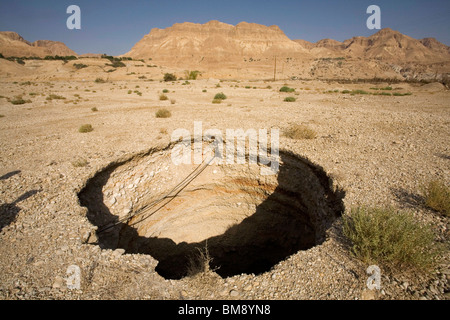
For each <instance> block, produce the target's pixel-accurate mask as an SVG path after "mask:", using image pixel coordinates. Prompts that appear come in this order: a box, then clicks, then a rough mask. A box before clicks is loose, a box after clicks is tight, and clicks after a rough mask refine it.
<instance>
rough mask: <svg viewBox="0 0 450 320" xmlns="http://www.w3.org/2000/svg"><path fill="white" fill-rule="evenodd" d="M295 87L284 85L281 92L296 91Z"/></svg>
mask: <svg viewBox="0 0 450 320" xmlns="http://www.w3.org/2000/svg"><path fill="white" fill-rule="evenodd" d="M294 91H295V89H294V88H289V87H287V86H284V87H282V88H281V89H280V92H294Z"/></svg>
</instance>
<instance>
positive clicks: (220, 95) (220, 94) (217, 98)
mask: <svg viewBox="0 0 450 320" xmlns="http://www.w3.org/2000/svg"><path fill="white" fill-rule="evenodd" d="M226 99H227V96H226V95H225V94H224V93H223V92H220V93H217V94H216V95H215V96H214V100H226Z"/></svg>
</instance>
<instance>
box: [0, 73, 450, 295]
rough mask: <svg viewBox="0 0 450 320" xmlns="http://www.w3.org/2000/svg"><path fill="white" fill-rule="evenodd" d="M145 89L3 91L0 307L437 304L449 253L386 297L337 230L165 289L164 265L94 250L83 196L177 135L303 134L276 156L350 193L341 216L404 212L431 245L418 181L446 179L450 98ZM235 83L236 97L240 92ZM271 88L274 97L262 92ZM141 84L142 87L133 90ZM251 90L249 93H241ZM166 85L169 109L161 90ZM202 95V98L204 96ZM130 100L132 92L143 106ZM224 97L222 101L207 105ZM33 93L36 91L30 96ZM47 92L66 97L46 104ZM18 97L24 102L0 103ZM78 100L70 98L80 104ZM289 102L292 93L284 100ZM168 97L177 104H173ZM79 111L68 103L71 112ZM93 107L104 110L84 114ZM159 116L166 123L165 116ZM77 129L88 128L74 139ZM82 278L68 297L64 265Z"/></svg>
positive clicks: (203, 83) (301, 89)
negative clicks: (289, 250) (259, 266)
mask: <svg viewBox="0 0 450 320" xmlns="http://www.w3.org/2000/svg"><path fill="white" fill-rule="evenodd" d="M217 83H218V81H215V80H198V81H191V84H190V85H182V84H181V82H180V83H175V84H172V83H160V82H157V81H155V82H147V81H129V82H127V81H117V82H114V83H111V82H108V83H104V84H98V83H94V82H83V81H79V82H66V81H53V82H35V83H31V84H21V83H12V82H3V83H2V84H1V89H0V95H1V96H2V98H0V114H1V115H3V117H1V118H0V137H1V139H0V147H1V149H0V150H1V152H0V298H2V299H80V298H81V299H445V298H446V297H448V293H446V292H448V290H449V284H448V278H449V275H450V268H449V263H448V262H449V259H448V258H449V256H448V251H445V252H444V257H443V259H442V261H441V264H440V266H439V268H438V270H436V271H435V272H433V273H432V274H429V275H426V274H420V275H417V274H411V272H409V271H408V270H399V271H398V272H397V273H396V274H391V273H383V270H382V278H381V285H382V288H381V290H379V291H378V290H375V291H370V290H368V289H367V287H366V281H367V278H368V275H367V274H366V269H367V267H368V266H367V265H364V264H362V263H361V262H359V261H358V260H356V259H355V258H353V257H352V256H351V255H350V253H349V251H348V249H347V247H346V246H345V241H343V240H342V231H341V221H340V220H337V221H336V222H335V223H334V225H333V227H332V228H331V229H330V230H328V238H327V240H326V241H325V242H324V243H323V244H321V245H319V246H316V247H313V248H312V249H310V250H307V251H300V252H298V253H296V254H294V255H292V256H290V257H288V258H287V259H286V260H285V261H282V262H280V263H279V264H277V265H276V266H274V267H273V268H272V269H271V270H270V271H268V272H266V273H263V274H261V275H258V276H255V275H247V274H243V275H237V276H234V277H230V278H225V279H223V278H221V277H219V276H218V275H217V274H215V273H214V272H206V273H201V274H198V275H196V276H194V277H188V278H184V279H181V280H165V279H164V278H162V277H161V276H159V275H158V274H157V273H156V272H155V270H154V269H155V266H156V265H157V264H158V261H156V260H155V259H153V258H152V257H151V256H148V255H142V254H125V253H124V250H123V249H117V250H102V249H100V247H99V246H97V245H94V244H91V243H89V242H90V241H91V240H92V237H90V235H91V234H93V233H95V227H94V226H93V225H92V224H91V223H90V222H89V221H88V219H87V217H86V212H87V209H86V208H83V207H81V206H80V204H79V199H78V195H77V194H78V192H79V191H80V190H81V189H82V188H83V187H84V186H85V184H86V182H87V180H88V179H89V178H91V177H93V176H94V175H95V173H96V172H98V171H100V170H102V168H105V167H106V166H107V165H108V164H110V163H112V162H114V161H118V159H125V158H128V157H131V156H132V155H133V154H137V153H139V152H143V151H146V150H150V149H151V148H154V147H161V148H162V147H164V146H167V145H168V144H169V143H170V135H171V133H172V132H173V130H175V129H177V128H186V129H187V130H189V131H190V132H193V125H194V121H202V123H203V129H204V130H206V129H209V128H217V129H219V130H222V131H223V132H225V130H226V129H227V128H233V129H237V128H243V129H244V130H246V129H249V128H253V129H256V130H258V129H270V128H280V129H281V130H283V129H285V128H287V127H288V126H289V125H290V124H294V123H296V124H306V125H308V126H309V127H310V128H312V129H313V130H315V131H316V132H317V137H316V139H313V140H291V139H288V138H286V137H284V136H280V148H281V149H284V150H289V151H292V152H294V153H296V154H298V155H301V156H304V157H307V158H308V159H310V160H311V161H312V162H314V163H317V164H318V165H320V166H322V167H323V168H324V170H325V171H326V172H327V173H328V174H329V175H330V176H331V177H332V178H333V180H334V184H335V186H339V187H342V188H343V189H344V190H345V191H346V196H345V198H344V204H345V207H346V211H348V210H350V209H351V208H353V207H357V206H360V205H370V206H379V205H392V206H395V207H397V208H405V209H410V210H412V211H413V212H414V213H415V214H416V217H417V219H418V220H420V221H423V222H424V223H431V224H432V226H433V228H434V230H435V232H436V235H437V239H436V241H439V242H442V243H446V244H447V245H448V240H449V231H448V228H449V220H448V218H446V217H444V216H442V215H440V214H438V213H436V212H434V211H431V210H428V209H426V208H424V206H423V205H422V204H421V197H420V187H421V184H422V183H424V182H426V181H428V180H430V179H439V180H443V181H445V182H446V183H447V184H449V183H450V147H449V139H448V137H449V136H450V125H449V124H450V112H449V111H450V109H449V101H450V100H449V98H450V93H449V92H448V91H445V90H444V89H443V88H441V87H439V86H428V87H426V88H421V87H413V86H411V85H408V84H399V85H398V86H399V87H402V90H401V92H412V93H413V94H412V95H411V96H402V97H395V96H369V95H354V96H352V95H344V94H341V93H324V91H325V90H337V89H338V90H343V89H349V90H353V89H365V90H367V91H370V90H369V88H370V87H373V86H374V85H365V86H363V85H350V84H347V85H342V84H336V83H334V84H333V83H332V84H326V83H322V82H300V81H297V82H296V81H290V82H289V83H288V85H289V86H291V87H294V88H296V92H297V93H299V94H298V95H296V96H295V97H296V98H297V101H296V102H292V103H288V102H283V99H284V97H286V96H287V95H289V94H284V93H280V92H278V90H279V88H280V87H281V86H283V85H284V82H278V83H273V82H271V83H264V82H262V81H261V82H248V83H245V82H242V83H237V82H222V83H221V88H216V84H217ZM236 85H238V86H239V87H236ZM268 85H270V86H271V87H272V88H267V86H268ZM136 86H139V88H136ZM245 86H251V87H252V88H253V87H256V89H246V88H245ZM163 89H168V90H169V92H168V93H167V96H168V97H169V100H168V101H160V100H159V93H161V92H162V90H163ZM204 89H206V90H207V92H202V91H203V90H204ZM129 90H133V91H134V90H139V91H140V92H141V93H142V96H139V95H137V94H136V93H134V92H132V93H131V94H128V91H129ZM218 92H224V93H225V94H226V95H227V96H228V99H227V100H225V101H223V102H222V103H221V104H212V103H211V102H212V100H213V97H214V95H215V94H216V93H218ZM30 93H33V94H32V95H30ZM49 94H57V95H61V96H64V97H65V98H66V99H53V100H47V97H48V96H49ZM17 95H23V97H24V99H25V100H26V99H30V100H31V102H30V103H25V104H22V105H13V104H11V103H10V102H8V101H7V99H6V98H13V97H14V96H17ZM76 95H78V96H76ZM291 95H293V94H291ZM171 99H173V100H174V101H172V102H171V101H170V100H171ZM75 102H76V103H75ZM94 107H96V108H97V109H98V111H95V112H94V111H92V110H91V108H94ZM161 107H165V108H167V109H169V110H170V111H171V113H172V117H170V118H166V119H159V118H156V117H155V112H156V111H157V110H158V109H159V108H161ZM83 124H91V125H92V127H93V128H94V131H92V132H90V133H79V132H78V128H79V127H80V126H81V125H83ZM71 265H76V266H78V267H79V268H80V271H81V282H80V285H81V287H80V289H73V290H71V289H69V288H68V287H67V279H68V278H69V276H70V274H69V273H67V270H68V268H69V266H71Z"/></svg>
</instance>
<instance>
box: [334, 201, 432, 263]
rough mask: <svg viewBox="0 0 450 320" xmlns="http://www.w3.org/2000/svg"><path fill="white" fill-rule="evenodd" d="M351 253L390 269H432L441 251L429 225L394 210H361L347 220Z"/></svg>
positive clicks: (344, 224)
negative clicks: (435, 242)
mask: <svg viewBox="0 0 450 320" xmlns="http://www.w3.org/2000/svg"><path fill="white" fill-rule="evenodd" d="M343 233H344V235H345V237H346V238H347V239H348V240H349V241H350V243H351V249H350V250H351V252H352V253H353V254H354V255H355V256H356V257H357V258H358V259H360V260H361V261H363V262H365V263H366V264H377V265H379V266H384V267H386V268H416V269H423V270H425V269H428V268H430V267H431V266H433V264H434V262H435V258H436V257H437V254H438V250H437V247H436V245H435V244H434V234H433V232H432V230H431V228H430V227H429V226H428V225H422V224H421V223H419V222H417V221H416V219H415V218H414V216H413V215H412V214H410V213H408V212H403V211H397V210H395V209H392V208H357V209H355V210H352V211H351V213H350V214H349V215H346V216H344V217H343Z"/></svg>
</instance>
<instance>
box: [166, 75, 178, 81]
mask: <svg viewBox="0 0 450 320" xmlns="http://www.w3.org/2000/svg"><path fill="white" fill-rule="evenodd" d="M164 81H165V82H169V81H177V77H176V76H175V75H174V74H172V73H166V74H165V75H164Z"/></svg>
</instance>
